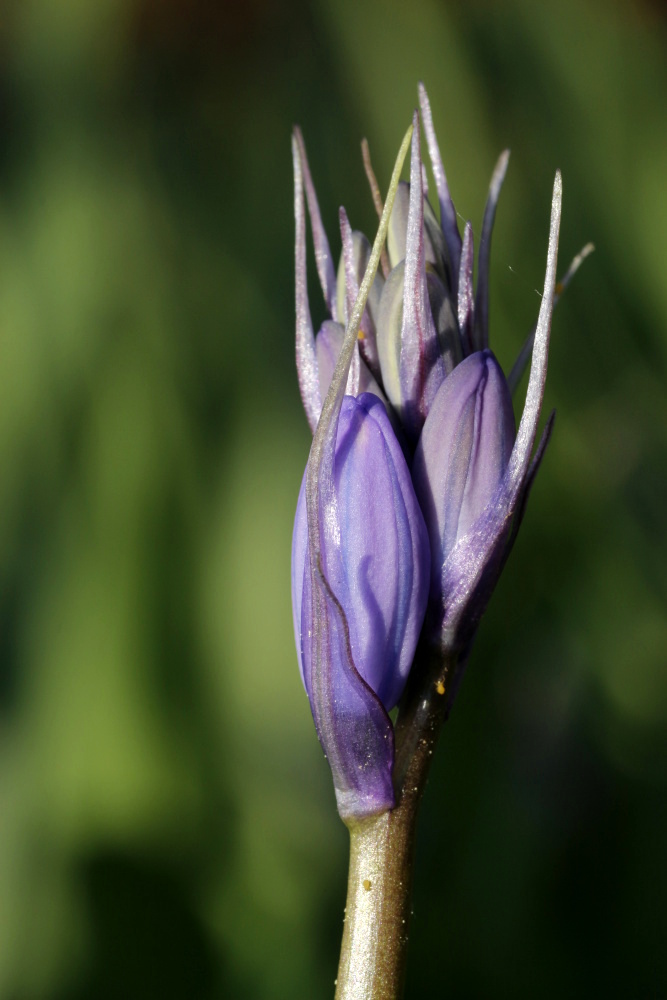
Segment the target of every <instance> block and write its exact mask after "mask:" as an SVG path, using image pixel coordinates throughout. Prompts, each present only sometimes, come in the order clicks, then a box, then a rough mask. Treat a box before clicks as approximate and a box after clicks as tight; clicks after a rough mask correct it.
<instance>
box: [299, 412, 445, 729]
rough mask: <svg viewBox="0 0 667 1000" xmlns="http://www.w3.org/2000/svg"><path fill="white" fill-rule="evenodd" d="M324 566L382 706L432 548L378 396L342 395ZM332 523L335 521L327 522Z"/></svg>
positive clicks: (303, 637)
mask: <svg viewBox="0 0 667 1000" xmlns="http://www.w3.org/2000/svg"><path fill="white" fill-rule="evenodd" d="M333 484H334V503H333V504H332V510H331V512H330V517H331V519H332V520H331V523H330V524H329V527H328V531H327V537H326V544H325V547H324V548H323V550H322V570H323V572H324V575H325V576H326V578H327V581H328V583H329V586H330V587H331V590H332V592H333V594H334V596H335V598H336V599H337V601H339V603H340V605H341V607H342V609H343V611H344V613H345V617H346V619H347V623H348V628H349V637H350V651H351V654H352V659H353V661H354V664H355V667H356V669H357V670H358V672H359V674H360V675H361V677H362V678H363V680H364V681H365V682H366V684H368V686H369V687H370V688H371V689H372V690H373V691H374V692H375V694H376V695H377V696H378V698H379V699H380V701H381V702H382V704H383V705H384V707H385V709H386V710H387V711H389V710H391V709H392V708H393V707H394V705H396V703H397V702H398V700H399V698H400V696H401V694H402V691H403V687H404V686H405V681H406V679H407V676H408V672H409V670H410V665H411V663H412V658H413V655H414V651H415V648H416V646H417V640H418V638H419V632H420V629H421V626H422V622H423V619H424V612H425V610H426V599H427V592H428V570H429V562H430V557H429V547H428V539H427V536H426V526H425V524H424V518H423V516H422V513H421V510H420V508H419V504H418V503H417V498H416V496H415V492H414V489H413V486H412V481H411V479H410V473H409V471H408V467H407V464H406V461H405V458H404V456H403V452H402V450H401V448H400V445H399V443H398V441H397V440H396V436H395V434H394V431H393V429H392V427H391V424H390V422H389V418H388V417H387V412H386V410H385V407H384V405H383V404H382V402H381V401H380V400H379V399H378V398H377V397H376V396H374V395H373V394H371V393H364V394H363V395H361V396H359V397H358V398H357V399H354V398H353V397H351V396H345V398H344V400H343V405H342V408H341V413H340V418H339V422H338V434H337V438H336V451H335V457H334V470H333ZM334 517H336V518H337V523H336V525H335V527H333V518H334ZM307 548H308V522H307V517H306V497H305V478H304V482H303V483H302V486H301V492H300V494H299V501H298V505H297V513H296V520H295V525H294V544H293V564H292V586H293V597H294V624H295V630H296V634H297V647H299V646H300V666H301V673H302V677H303V679H304V684H305V685H306V690H308V688H309V682H308V675H309V668H308V667H307V666H306V665H305V664H304V659H307V658H308V655H309V651H308V635H309V634H310V633H311V632H312V622H309V620H308V614H309V613H308V611H306V613H305V615H302V601H301V591H302V589H303V576H304V571H305V570H306V568H307V563H308V559H307Z"/></svg>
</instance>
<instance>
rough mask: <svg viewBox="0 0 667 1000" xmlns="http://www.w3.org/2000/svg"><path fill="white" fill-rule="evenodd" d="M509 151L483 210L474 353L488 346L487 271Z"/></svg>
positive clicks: (497, 168) (496, 171)
mask: <svg viewBox="0 0 667 1000" xmlns="http://www.w3.org/2000/svg"><path fill="white" fill-rule="evenodd" d="M509 158H510V151H509V149H506V150H505V151H504V152H503V153H501V154H500V156H499V157H498V162H497V163H496V166H495V169H494V171H493V176H492V177H491V184H490V185H489V196H488V198H487V200H486V208H485V209H484V221H483V222H482V237H481V239H480V241H479V258H478V267H477V298H476V300H475V334H474V340H473V347H474V349H475V350H476V351H481V350H483V349H484V348H485V347H488V346H489V271H490V267H491V234H492V233H493V223H494V221H495V218H496V208H497V207H498V198H499V197H500V189H501V188H502V186H503V181H504V180H505V174H506V173H507V164H508V163H509Z"/></svg>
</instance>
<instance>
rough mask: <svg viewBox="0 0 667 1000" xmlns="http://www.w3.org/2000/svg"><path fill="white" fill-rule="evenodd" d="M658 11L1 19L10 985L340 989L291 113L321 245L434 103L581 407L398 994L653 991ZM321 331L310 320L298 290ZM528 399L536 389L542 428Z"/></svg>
mask: <svg viewBox="0 0 667 1000" xmlns="http://www.w3.org/2000/svg"><path fill="white" fill-rule="evenodd" d="M666 43H667V23H666V21H665V12H664V7H663V6H662V4H659V3H654V4H651V3H648V2H646V0H643V2H640V0H632V2H631V0H560V2H559V3H558V4H555V3H553V4H552V3H544V4H541V3H534V2H533V0H510V2H507V3H503V4H499V3H495V2H491V0H487V2H482V0H474V2H473V0H468V2H466V3H463V2H461V3H448V4H445V3H442V2H441V3H436V2H435V0H410V3H404V2H403V0H384V2H382V3H381V2H380V0H296V2H294V3H292V4H289V5H283V4H280V3H279V2H278V0H231V2H230V0H221V2H219V3H215V2H214V0H95V2H94V3H91V2H89V0H14V2H12V0H3V3H2V6H1V7H0V997H2V1000H85V998H91V1000H97V998H99V1000H106V998H109V1000H111V998H113V1000H121V998H123V1000H125V998H128V1000H134V998H137V1000H138V998H142V1000H146V998H151V997H159V998H161V1000H170V998H182V997H188V998H189V1000H200V998H201V1000H213V998H222V997H232V998H238V1000H246V998H247V1000H250V998H263V1000H284V998H286V997H294V998H319V997H322V998H325V997H329V996H331V995H332V992H333V980H334V976H335V970H336V962H337V952H338V946H339V940H340V933H341V929H342V922H341V921H342V908H343V902H344V894H345V875H346V863H347V857H346V855H347V842H346V832H345V829H344V827H343V826H342V824H341V823H340V822H339V820H338V818H337V815H336V813H335V808H334V800H333V793H332V788H331V781H330V776H329V774H328V772H327V767H326V764H325V762H324V760H323V758H322V754H321V752H320V750H319V747H318V744H317V741H316V738H315V735H314V731H313V727H312V721H311V718H310V714H309V710H308V705H307V701H306V698H305V695H304V694H303V691H302V689H301V686H300V682H299V679H298V671H297V667H296V659H295V653H294V648H293V637H292V625H291V611H290V597H289V553H290V542H291V530H292V518H293V511H294V506H295V501H296V496H297V492H298V488H299V484H300V479H301V475H302V471H303V467H304V464H305V460H306V456H307V452H308V447H309V434H308V430H307V425H306V422H305V418H304V416H303V413H302V411H301V407H300V401H299V395H298V389H297V383H296V376H295V373H294V365H293V337H294V321H293V309H294V306H293V219H292V209H293V202H292V197H293V196H292V177H291V158H290V129H291V126H292V124H293V123H294V122H299V123H300V124H301V126H302V128H303V131H304V134H305V137H306V142H307V145H308V149H309V152H310V158H311V165H312V170H313V174H314V177H315V181H316V184H317V187H318V192H319V196H320V201H321V205H322V209H323V214H324V219H325V223H326V226H327V228H328V230H329V234H330V238H331V240H332V244H333V245H334V247H336V248H337V247H338V246H339V241H338V237H337V235H336V221H337V209H338V205H339V204H340V203H344V204H345V205H346V206H347V208H348V211H349V214H350V217H351V219H352V222H353V225H354V226H355V227H358V228H363V229H366V231H368V232H372V231H373V228H374V225H375V216H374V212H373V207H372V203H371V200H370V197H369V194H368V191H367V187H366V182H365V178H364V174H363V171H362V167H361V159H360V155H359V141H360V139H361V138H362V136H364V135H365V136H367V137H368V140H369V142H370V146H371V150H372V153H373V158H374V164H375V167H376V171H377V173H378V175H379V178H380V182H381V185H382V187H383V188H384V187H385V186H386V183H387V180H388V176H389V172H390V169H391V165H392V163H393V158H394V155H395V152H396V149H397V147H398V143H399V141H400V138H401V136H402V135H403V132H404V130H405V128H406V126H407V124H408V122H409V119H410V114H411V111H412V109H413V107H414V105H415V103H416V99H417V91H416V86H417V81H418V80H419V79H423V80H424V82H425V83H426V85H427V87H428V89H429V92H430V96H431V100H432V104H433V110H434V117H435V123H436V128H437V130H438V133H439V138H440V144H441V147H442V149H443V155H444V157H445V163H446V168H447V172H448V177H449V181H450V186H451V189H452V192H453V196H454V199H455V202H456V205H457V208H458V210H459V212H460V213H461V215H462V216H463V217H465V218H470V219H471V220H472V222H473V226H474V227H475V230H476V231H477V232H478V231H479V226H480V222H481V216H482V211H483V206H484V199H485V195H486V187H487V184H488V179H489V177H490V174H491V170H492V168H493V165H494V162H495V159H496V156H497V154H498V153H499V152H500V150H501V149H503V148H504V147H505V146H510V147H511V148H512V161H511V165H510V171H509V175H508V179H507V181H506V185H505V189H504V191H503V196H502V199H501V204H500V209H499V213H498V219H497V227H496V232H495V237H494V255H493V261H494V263H493V276H492V305H491V309H492V318H491V322H492V338H493V343H494V346H495V349H496V351H497V354H498V356H499V358H500V360H501V362H502V363H503V364H505V365H506V366H509V365H511V363H512V361H513V358H514V356H515V353H516V351H517V350H518V348H519V346H520V344H521V342H522V340H523V337H524V335H525V333H526V332H527V331H528V329H529V328H530V326H531V324H532V322H533V320H534V318H535V316H536V314H537V310H538V306H539V298H538V295H537V293H536V289H539V288H540V287H541V283H542V281H543V273H544V265H545V252H546V238H547V227H548V219H549V199H550V191H551V184H552V179H553V173H554V170H555V168H556V167H557V166H560V168H561V169H562V171H563V176H564V192H565V194H564V214H563V224H562V231H561V264H562V267H561V270H562V269H563V268H564V266H565V264H566V263H567V261H568V260H569V259H570V258H571V257H572V256H573V254H574V253H576V251H577V250H579V248H580V247H581V246H582V245H583V244H584V243H586V242H587V241H588V240H593V241H594V242H595V244H596V246H597V251H596V253H595V254H594V255H593V256H592V257H591V258H590V259H589V260H588V261H587V262H586V264H585V265H584V268H583V269H582V271H581V273H580V274H579V275H578V276H577V278H576V280H575V281H574V283H573V285H572V286H571V288H570V290H569V291H568V293H567V295H566V296H565V298H564V300H563V301H562V303H561V304H560V305H559V307H558V310H557V315H556V319H555V328H554V337H553V342H552V345H553V346H552V354H551V364H550V372H549V381H548V389H547V401H546V403H547V406H548V407H552V406H556V407H557V409H558V419H557V423H556V431H555V434H554V438H553V442H552V444H551V447H550V451H549V453H548V455H547V458H546V461H545V463H544V466H543V469H542V471H541V474H540V477H539V480H538V483H537V485H536V488H535V490H534V492H533V495H532V498H531V504H530V509H529V514H528V517H527V518H526V521H525V523H524V528H523V530H522V534H521V537H520V539H519V542H518V544H517V546H516V548H515V550H514V553H513V555H512V559H511V560H510V563H509V564H508V567H507V570H506V572H505V574H504V577H503V579H502V581H501V583H500V585H499V587H498V590H497V592H496V594H495V596H494V599H493V602H492V604H491V607H490V609H489V612H488V614H487V616H486V619H485V621H484V624H483V627H482V629H481V632H480V635H479V639H478V642H477V644H476V647H475V651H474V654H473V658H472V663H471V666H470V670H469V673H468V675H467V677H466V680H465V683H464V685H463V688H462V691H461V694H460V697H459V700H458V703H457V705H456V709H455V712H454V714H453V716H452V719H451V721H450V723H449V724H448V726H447V728H446V731H445V733H444V735H443V738H442V742H441V745H440V747H439V752H438V756H437V760H436V761H435V766H434V769H433V775H432V779H431V782H430V785H429V788H428V791H427V797H426V801H425V805H424V809H423V815H422V820H421V827H420V839H419V853H418V862H417V876H416V890H415V901H414V924H413V930H412V936H411V952H410V962H409V970H408V983H407V997H408V998H418V997H419V998H421V997H430V996H433V997H436V996H442V995H446V996H448V997H456V998H461V1000H463V998H466V1000H467V998H470V1000H473V998H480V1000H482V998H488V997H512V998H529V997H530V998H533V997H535V996H539V997H544V998H550V997H559V998H561V997H563V996H568V997H586V998H590V997H592V996H605V997H632V998H635V997H647V998H648V997H650V998H656V997H667V949H666V948H665V940H666V939H667V860H666V850H667V663H666V659H667V657H666V653H667V616H666V610H667V535H666V533H665V529H664V519H665V501H666V499H667V391H666V390H667V386H666V381H665V369H666V365H667V280H666V279H665V273H666V261H665V257H666V253H665V234H666V233H667V120H666V109H667V59H666V58H665V56H666V53H667V47H666ZM310 270H311V277H312V278H313V284H312V290H311V301H312V304H313V310H314V318H315V320H316V321H318V322H319V321H320V320H321V319H322V318H323V317H324V308H323V305H322V304H321V299H320V296H319V294H318V292H317V286H316V283H315V278H314V273H315V272H314V267H313V260H312V256H311V259H310ZM524 391H525V382H524V383H523V384H522V386H521V387H520V390H519V393H518V400H517V405H518V406H520V405H521V401H522V397H523V393H524Z"/></svg>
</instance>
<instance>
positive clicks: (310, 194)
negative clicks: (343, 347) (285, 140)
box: [294, 126, 338, 320]
mask: <svg viewBox="0 0 667 1000" xmlns="http://www.w3.org/2000/svg"><path fill="white" fill-rule="evenodd" d="M294 140H295V142H296V146H297V149H298V152H299V158H300V160H301V170H302V172H303V183H304V186H305V189H306V199H307V201H308V213H309V215H310V224H311V228H312V231H313V243H314V245H315V262H316V264H317V273H318V275H319V279H320V285H321V286H322V294H323V295H324V301H325V302H326V305H327V309H328V310H329V315H330V316H331V318H332V319H334V320H337V319H338V312H337V306H336V271H335V269H334V262H333V257H332V256H331V250H330V249H329V241H328V239H327V234H326V231H325V229H324V225H323V223H322V216H321V214H320V206H319V203H318V201H317V195H316V194H315V185H314V184H313V179H312V177H311V175H310V166H309V164H308V157H307V155H306V144H305V143H304V141H303V136H302V135H301V129H300V128H299V127H298V126H297V127H295V129H294Z"/></svg>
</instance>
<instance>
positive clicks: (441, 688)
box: [435, 680, 445, 694]
mask: <svg viewBox="0 0 667 1000" xmlns="http://www.w3.org/2000/svg"><path fill="white" fill-rule="evenodd" d="M435 690H436V691H437V692H438V694H444V693H445V685H444V684H443V683H442V681H441V680H440V681H438V682H437V684H436V685H435Z"/></svg>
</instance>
